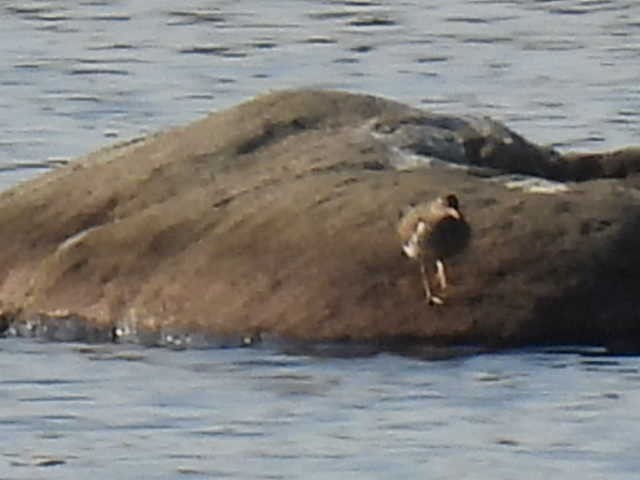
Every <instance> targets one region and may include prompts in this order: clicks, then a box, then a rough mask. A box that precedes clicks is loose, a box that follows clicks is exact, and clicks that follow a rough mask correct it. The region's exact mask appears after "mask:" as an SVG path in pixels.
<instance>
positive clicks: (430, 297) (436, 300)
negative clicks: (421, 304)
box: [420, 258, 443, 305]
mask: <svg viewBox="0 0 640 480" xmlns="http://www.w3.org/2000/svg"><path fill="white" fill-rule="evenodd" d="M420 275H421V276H422V285H423V286H424V294H425V296H426V298H427V303H428V304H429V305H442V303H443V301H442V299H441V298H440V297H436V296H435V295H434V294H433V293H431V285H430V284H429V273H428V272H427V267H426V265H425V264H424V259H422V258H421V259H420Z"/></svg>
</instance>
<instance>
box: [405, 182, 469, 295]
mask: <svg viewBox="0 0 640 480" xmlns="http://www.w3.org/2000/svg"><path fill="white" fill-rule="evenodd" d="M470 233H471V230H470V228H469V224H468V223H467V222H466V220H465V219H464V216H463V215H462V213H461V212H460V205H459V202H458V198H457V197H456V196H455V195H453V194H449V195H446V196H443V197H438V198H436V199H435V200H432V201H430V202H421V203H418V204H417V205H409V206H408V207H407V208H405V209H403V210H402V211H401V212H400V220H399V221H398V235H399V236H400V239H401V240H402V251H403V253H404V254H405V255H406V256H407V257H409V258H411V259H414V260H416V261H418V262H419V264H420V274H421V276H422V284H423V286H424V292H425V296H426V299H427V302H428V303H429V304H430V305H433V304H438V305H439V304H442V303H444V302H443V299H442V298H441V297H440V296H436V295H434V294H433V289H432V286H431V282H430V280H429V267H430V266H431V265H434V266H435V269H436V278H437V279H438V283H439V284H440V292H441V293H443V292H444V290H446V288H447V276H446V273H445V269H444V259H445V258H446V257H450V256H452V255H455V254H456V253H458V252H460V251H462V250H464V248H465V247H466V245H467V243H468V242H469V237H470Z"/></svg>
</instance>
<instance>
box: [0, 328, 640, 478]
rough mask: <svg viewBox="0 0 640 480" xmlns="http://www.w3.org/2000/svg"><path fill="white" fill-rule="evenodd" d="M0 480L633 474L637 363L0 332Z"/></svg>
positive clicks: (637, 443) (639, 387) (639, 397)
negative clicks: (200, 345) (59, 338)
mask: <svg viewBox="0 0 640 480" xmlns="http://www.w3.org/2000/svg"><path fill="white" fill-rule="evenodd" d="M0 348H1V349H2V350H1V352H0V368H2V372H3V374H2V378H1V380H0V411H2V412H3V414H2V418H1V419H0V437H1V440H2V442H1V443H0V445H2V447H0V472H2V474H3V475H2V476H3V478H12V479H13V478H15V479H34V478H47V479H50V478H102V477H104V476H105V474H106V475H107V476H108V477H110V478H115V477H119V478H141V477H144V478H182V477H183V476H184V475H189V476H190V477H192V476H195V477H196V478H238V479H246V478H283V479H287V478H292V479H293V478H300V476H301V475H304V477H305V478H307V477H310V478H434V479H454V478H474V479H508V478H542V477H551V478H575V479H578V478H580V479H582V478H616V479H632V478H636V475H637V473H636V472H637V471H638V468H640V461H639V460H638V457H637V454H636V453H637V450H638V448H639V447H640V437H638V435H637V433H638V431H637V426H636V425H637V424H638V420H640V418H638V417H640V414H638V413H636V410H637V409H636V408H635V405H636V404H637V403H638V402H639V401H640V361H639V360H638V359H637V358H608V359H603V360H600V359H599V358H598V357H590V356H584V355H580V354H576V353H563V352H557V353H553V352H552V353H549V352H546V353H542V352H535V351H532V352H520V353H509V354H499V355H498V354H494V355H481V356H475V357H458V358H455V359H449V360H445V361H441V362H424V361H419V360H413V359H410V358H406V357H399V356H391V355H386V354H380V355H377V356H369V357H362V358H350V359H340V358H335V357H333V358H332V357H317V356H308V355H287V354H284V353H282V352H281V351H279V350H274V349H271V348H266V347H257V348H248V349H238V348H236V349H206V350H184V351H180V352H172V351H168V350H165V349H153V348H144V347H136V346H133V345H126V346H123V345H109V344H103V345H94V346H88V345H81V344H66V343H50V342H49V343H46V342H45V343H42V342H37V341H34V340H28V339H15V338H14V339H5V340H2V341H0Z"/></svg>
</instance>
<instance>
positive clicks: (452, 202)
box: [445, 193, 460, 210]
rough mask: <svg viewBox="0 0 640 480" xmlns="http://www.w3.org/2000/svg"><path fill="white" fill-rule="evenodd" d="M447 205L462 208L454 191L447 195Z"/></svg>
mask: <svg viewBox="0 0 640 480" xmlns="http://www.w3.org/2000/svg"><path fill="white" fill-rule="evenodd" d="M445 200H446V202H447V205H448V206H449V207H451V208H455V209H456V210H458V209H459V208H460V203H459V202H458V197H456V196H455V195H454V194H453V193H450V194H449V195H447V196H446V197H445Z"/></svg>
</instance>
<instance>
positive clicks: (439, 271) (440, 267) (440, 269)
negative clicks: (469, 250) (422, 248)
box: [436, 260, 447, 291]
mask: <svg viewBox="0 0 640 480" xmlns="http://www.w3.org/2000/svg"><path fill="white" fill-rule="evenodd" d="M436 276H437V277H438V282H439V283H440V288H441V289H442V290H443V291H444V290H446V289H447V274H446V273H445V270H444V262H443V261H442V260H436Z"/></svg>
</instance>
